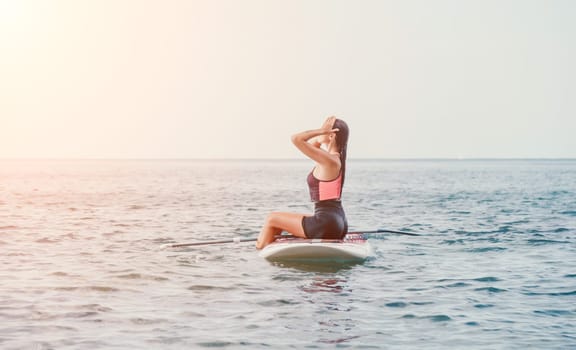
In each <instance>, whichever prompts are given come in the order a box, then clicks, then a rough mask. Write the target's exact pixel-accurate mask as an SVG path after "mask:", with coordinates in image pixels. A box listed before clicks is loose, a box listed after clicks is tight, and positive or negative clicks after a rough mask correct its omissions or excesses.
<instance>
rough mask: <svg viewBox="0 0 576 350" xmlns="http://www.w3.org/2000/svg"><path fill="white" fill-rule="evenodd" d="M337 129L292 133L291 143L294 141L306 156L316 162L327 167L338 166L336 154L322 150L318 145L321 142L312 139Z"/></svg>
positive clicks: (338, 160) (338, 161)
mask: <svg viewBox="0 0 576 350" xmlns="http://www.w3.org/2000/svg"><path fill="white" fill-rule="evenodd" d="M337 131H338V129H332V128H321V129H314V130H307V131H302V132H299V133H297V134H294V135H292V143H294V145H295V146H296V147H297V148H298V149H299V150H300V151H301V152H302V153H304V154H305V155H306V156H307V157H308V158H310V159H312V160H314V161H315V162H316V163H318V164H321V165H324V166H327V167H331V166H340V158H339V157H338V155H334V154H330V153H329V152H327V151H325V150H323V149H322V148H321V147H320V146H321V143H320V142H318V141H314V140H313V139H314V138H316V137H318V136H322V135H329V134H333V133H335V132H337Z"/></svg>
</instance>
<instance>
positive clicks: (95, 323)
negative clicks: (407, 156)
mask: <svg viewBox="0 0 576 350" xmlns="http://www.w3.org/2000/svg"><path fill="white" fill-rule="evenodd" d="M310 168H311V162H309V161H305V160H302V161H186V160H183V161H120V160H118V161H104V160H93V161H88V160H87V161H82V160H70V161H58V160H53V161H16V160H2V161H0V260H1V265H0V281H1V284H0V348H1V349H3V350H5V349H34V350H41V349H202V348H207V347H216V348H227V349H228V348H229V349H237V348H246V349H260V348H267V349H291V348H292V349H303V348H308V349H315V348H321V349H324V348H325V349H331V348H350V349H574V348H576V160H498V161H495V160H493V161H490V160H482V161H480V160H476V161H469V160H464V161H399V160H398V161H390V160H388V161H385V160H383V161H364V160H351V161H349V164H348V168H349V170H348V175H347V183H346V186H345V189H344V190H345V194H344V197H343V202H344V206H345V209H346V211H347V215H348V220H349V224H350V228H351V229H352V230H373V229H378V228H385V229H391V230H405V231H411V232H417V233H421V234H422V236H421V237H411V236H399V235H393V234H380V235H371V236H370V242H371V244H372V247H373V248H374V250H375V255H374V256H373V257H372V258H371V259H369V260H368V261H366V262H365V263H364V264H361V265H355V266H344V267H340V268H325V267H323V268H314V267H310V266H278V265H274V264H271V263H269V262H267V261H266V260H264V259H262V258H260V257H259V256H258V255H257V252H256V250H255V249H254V248H253V244H252V243H238V244H223V245H214V246H206V247H198V248H196V249H187V250H179V251H178V250H166V249H164V250H163V249H161V247H162V245H163V244H165V243H170V242H193V241H202V240H211V239H224V238H232V237H236V236H241V237H254V236H256V235H257V233H258V231H259V228H260V225H261V224H262V222H263V220H264V217H265V216H266V214H267V213H268V212H269V211H272V210H281V211H297V212H304V213H307V212H310V211H311V210H312V205H311V203H310V202H309V200H308V194H307V189H306V184H305V177H306V175H307V173H308V171H309V170H310Z"/></svg>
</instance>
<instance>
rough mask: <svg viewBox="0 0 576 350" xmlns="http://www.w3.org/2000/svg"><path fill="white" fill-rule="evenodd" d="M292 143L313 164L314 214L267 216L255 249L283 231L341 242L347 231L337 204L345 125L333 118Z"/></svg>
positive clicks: (343, 168) (341, 182)
mask: <svg viewBox="0 0 576 350" xmlns="http://www.w3.org/2000/svg"><path fill="white" fill-rule="evenodd" d="M292 142H293V143H294V145H295V146H296V147H297V148H298V149H299V150H300V151H302V153H304V154H305V155H306V156H308V157H309V158H310V159H312V160H313V161H315V162H316V166H315V167H314V169H312V172H310V174H309V175H308V178H307V182H308V188H309V189H310V197H311V199H312V201H313V202H314V215H304V214H297V213H287V212H273V213H270V214H269V215H268V217H267V218H266V222H265V223H264V227H262V231H261V232H260V236H259V237H258V242H257V243H256V248H258V249H262V248H264V247H265V246H267V245H268V244H270V243H272V242H273V241H274V236H276V235H279V234H281V233H282V232H283V231H286V232H288V233H290V234H292V235H293V236H296V237H302V238H310V239H342V238H343V237H344V235H345V234H346V233H347V232H348V223H347V221H346V215H345V214H344V209H342V203H341V202H340V197H341V195H342V186H343V185H344V178H345V175H346V146H347V144H348V125H346V123H345V122H344V121H343V120H340V119H336V117H329V118H327V119H326V121H324V124H323V125H322V127H321V128H320V129H316V130H309V131H303V132H300V133H298V134H295V135H293V136H292ZM322 146H324V147H322Z"/></svg>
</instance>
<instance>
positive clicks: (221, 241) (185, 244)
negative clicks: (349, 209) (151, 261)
mask: <svg viewBox="0 0 576 350" xmlns="http://www.w3.org/2000/svg"><path fill="white" fill-rule="evenodd" d="M351 233H368V234H369V233H396V234H399V235H407V236H420V235H419V234H417V233H412V232H403V231H393V230H383V229H382V230H373V231H354V232H348V234H351ZM279 237H280V236H279ZM257 240H258V238H255V237H254V238H241V237H234V238H231V239H220V240H215V241H204V242H193V243H175V244H164V245H163V246H162V248H182V247H195V246H203V245H211V244H224V243H240V242H256V241H257Z"/></svg>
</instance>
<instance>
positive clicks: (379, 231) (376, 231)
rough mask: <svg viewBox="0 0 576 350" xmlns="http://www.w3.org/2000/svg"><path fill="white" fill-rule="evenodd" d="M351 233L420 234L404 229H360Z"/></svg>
mask: <svg viewBox="0 0 576 350" xmlns="http://www.w3.org/2000/svg"><path fill="white" fill-rule="evenodd" d="M349 233H396V234H399V235H406V236H420V235H419V234H417V233H412V232H403V231H393V230H374V231H358V232H349Z"/></svg>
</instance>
